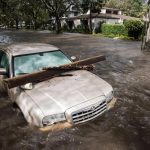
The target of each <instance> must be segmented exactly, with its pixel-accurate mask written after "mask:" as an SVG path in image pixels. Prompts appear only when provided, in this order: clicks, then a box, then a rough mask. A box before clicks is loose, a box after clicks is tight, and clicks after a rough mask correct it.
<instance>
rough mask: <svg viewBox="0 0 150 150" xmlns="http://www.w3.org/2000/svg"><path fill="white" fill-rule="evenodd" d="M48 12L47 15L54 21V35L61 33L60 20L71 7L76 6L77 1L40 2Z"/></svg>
mask: <svg viewBox="0 0 150 150" xmlns="http://www.w3.org/2000/svg"><path fill="white" fill-rule="evenodd" d="M41 2H42V3H43V4H44V5H45V7H46V9H47V10H48V12H49V15H50V16H51V17H53V18H54V19H55V26H56V33H60V32H61V18H62V17H63V16H64V14H65V13H66V12H67V11H68V10H69V8H70V7H71V6H72V5H78V4H79V1H78V0H41Z"/></svg>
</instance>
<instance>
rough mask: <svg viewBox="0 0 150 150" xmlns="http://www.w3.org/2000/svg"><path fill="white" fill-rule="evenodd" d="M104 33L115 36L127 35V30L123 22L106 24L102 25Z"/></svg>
mask: <svg viewBox="0 0 150 150" xmlns="http://www.w3.org/2000/svg"><path fill="white" fill-rule="evenodd" d="M102 33H103V34H104V35H113V36H120V35H127V30H126V28H125V26H124V25H121V24H106V23H104V24H103V25H102Z"/></svg>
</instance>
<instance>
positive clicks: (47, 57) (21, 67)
mask: <svg viewBox="0 0 150 150" xmlns="http://www.w3.org/2000/svg"><path fill="white" fill-rule="evenodd" d="M68 63H71V61H70V60H69V59H68V58H67V57H66V56H65V55H64V54H63V53H62V52H61V51H59V50H57V51H51V52H42V53H36V54H30V55H22V56H15V57H14V75H15V76H18V75H20V74H26V73H33V72H36V71H39V70H41V69H42V68H44V67H58V66H60V65H64V64H68Z"/></svg>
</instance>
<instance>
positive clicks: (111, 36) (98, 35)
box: [93, 33, 134, 40]
mask: <svg viewBox="0 0 150 150" xmlns="http://www.w3.org/2000/svg"><path fill="white" fill-rule="evenodd" d="M93 36H95V37H108V38H113V39H122V40H134V39H133V38H132V37H128V36H125V35H114V34H109V35H105V34H102V33H98V34H95V33H94V34H93Z"/></svg>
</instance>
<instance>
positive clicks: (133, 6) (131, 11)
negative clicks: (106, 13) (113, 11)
mask: <svg viewBox="0 0 150 150" xmlns="http://www.w3.org/2000/svg"><path fill="white" fill-rule="evenodd" d="M105 6H106V7H110V8H117V9H120V10H122V11H123V12H124V14H126V15H128V16H132V17H142V15H143V11H144V9H145V8H144V7H143V4H142V0H107V2H106V5H105Z"/></svg>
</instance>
